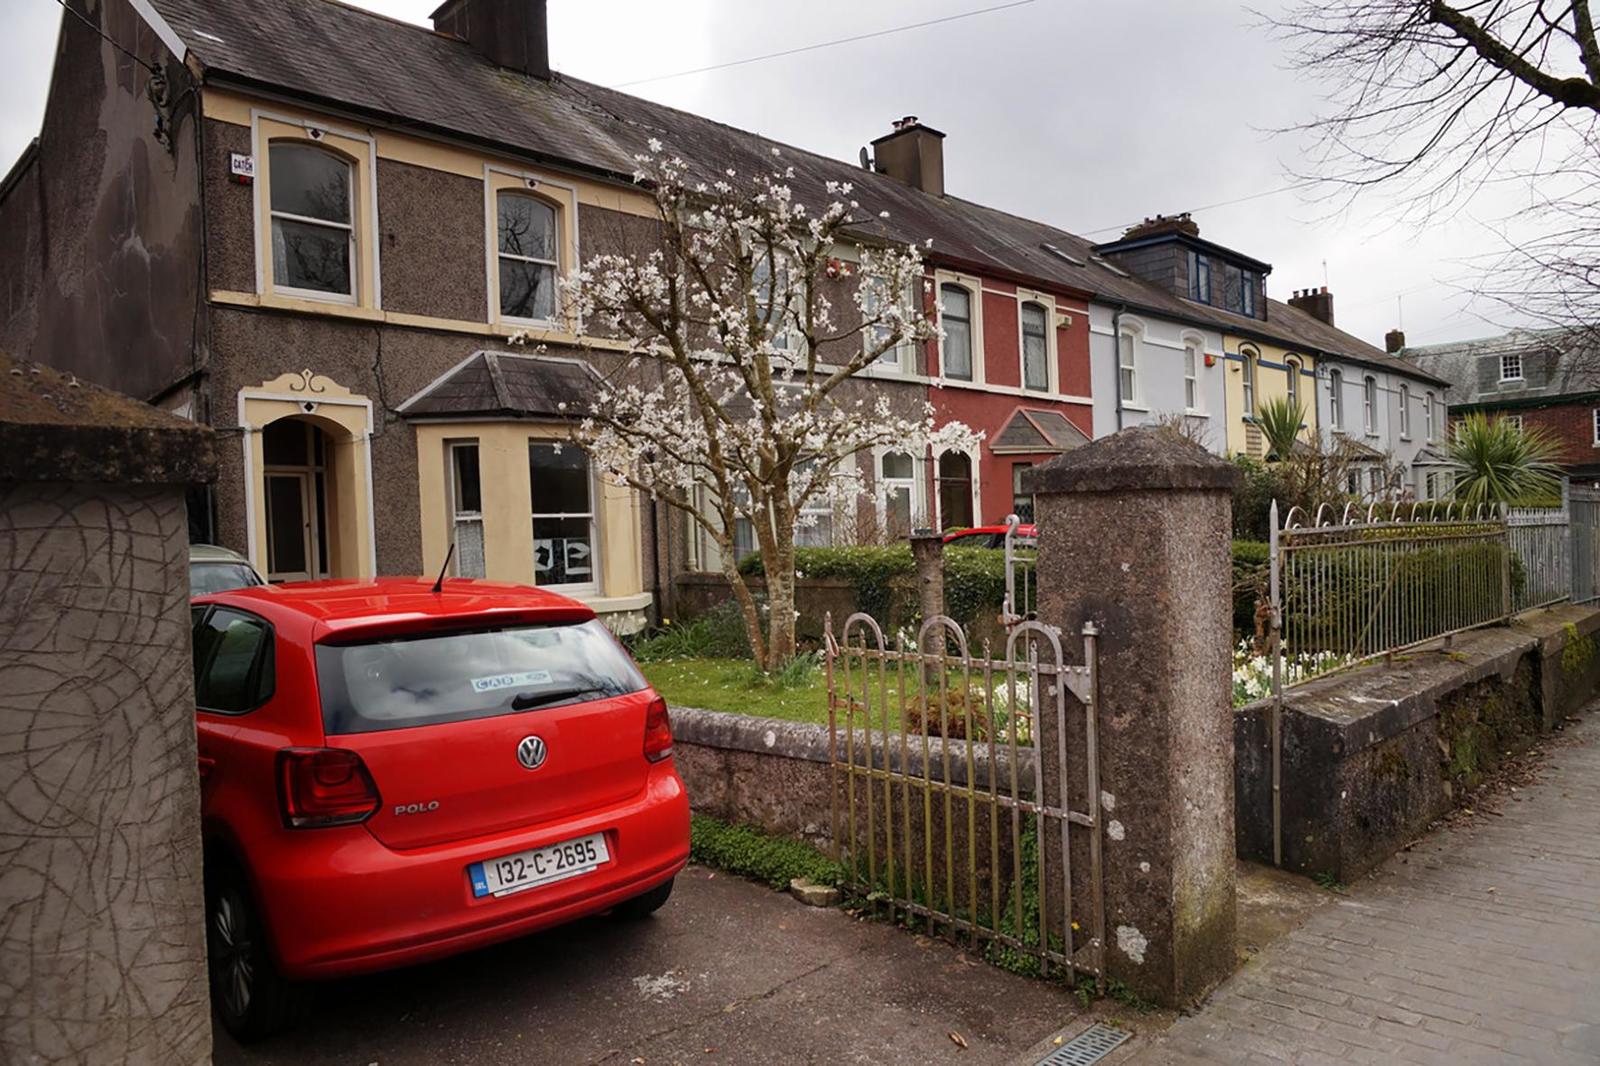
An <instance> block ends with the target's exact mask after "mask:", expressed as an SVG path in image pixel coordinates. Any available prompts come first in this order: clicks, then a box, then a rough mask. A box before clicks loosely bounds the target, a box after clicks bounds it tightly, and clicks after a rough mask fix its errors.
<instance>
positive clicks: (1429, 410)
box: [1422, 389, 1438, 443]
mask: <svg viewBox="0 0 1600 1066" xmlns="http://www.w3.org/2000/svg"><path fill="white" fill-rule="evenodd" d="M1422 428H1423V429H1424V430H1425V431H1426V432H1427V434H1428V436H1427V440H1428V441H1429V442H1430V443H1431V442H1433V441H1434V440H1435V439H1437V438H1436V437H1435V434H1436V433H1437V432H1438V430H1437V429H1436V428H1435V426H1434V424H1433V390H1431V389H1430V390H1428V391H1426V392H1424V393H1423V394H1422Z"/></svg>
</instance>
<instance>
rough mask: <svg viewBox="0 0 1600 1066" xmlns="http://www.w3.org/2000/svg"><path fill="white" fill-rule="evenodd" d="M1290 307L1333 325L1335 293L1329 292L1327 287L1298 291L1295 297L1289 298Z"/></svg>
mask: <svg viewBox="0 0 1600 1066" xmlns="http://www.w3.org/2000/svg"><path fill="white" fill-rule="evenodd" d="M1289 306H1290V307H1296V308H1299V309H1300V310H1302V311H1304V312H1305V313H1306V314H1308V315H1312V316H1313V317H1316V318H1320V319H1322V321H1324V322H1326V323H1327V324H1328V325H1330V326H1331V325H1333V293H1331V292H1329V291H1328V287H1327V286H1326V285H1324V286H1322V288H1320V289H1296V290H1295V293H1294V295H1293V296H1291V297H1289Z"/></svg>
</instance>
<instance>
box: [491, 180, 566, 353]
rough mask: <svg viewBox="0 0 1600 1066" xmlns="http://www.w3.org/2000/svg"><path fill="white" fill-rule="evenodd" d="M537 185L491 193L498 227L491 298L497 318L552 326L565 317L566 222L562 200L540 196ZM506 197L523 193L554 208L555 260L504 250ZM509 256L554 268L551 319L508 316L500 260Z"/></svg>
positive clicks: (494, 219)
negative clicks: (503, 301) (503, 207)
mask: <svg viewBox="0 0 1600 1066" xmlns="http://www.w3.org/2000/svg"><path fill="white" fill-rule="evenodd" d="M536 187H537V185H536V184H535V185H534V186H530V187H529V188H525V189H516V188H506V187H501V188H498V189H495V190H494V191H493V193H492V194H491V195H492V198H493V206H494V212H493V216H494V217H493V218H492V220H491V222H492V224H493V226H494V238H493V241H494V275H493V281H494V294H493V296H492V297H491V299H492V300H493V301H494V306H495V320H496V321H498V322H510V323H514V324H517V325H529V326H550V325H553V324H554V323H556V322H559V321H560V320H561V247H562V239H563V238H562V224H563V219H562V215H563V211H562V205H561V204H560V203H558V202H557V201H555V200H552V199H551V198H550V197H548V196H540V195H539V194H538V192H536V191H535V189H536ZM502 196H522V197H526V198H527V199H529V200H533V201H534V202H535V203H540V204H543V205H544V206H545V207H548V208H549V209H550V215H551V225H552V226H554V227H555V250H556V257H555V258H554V259H539V258H536V257H534V256H531V255H517V254H516V253H515V252H506V251H502V250H501V248H500V198H501V197H502ZM505 259H515V260H517V261H519V262H523V263H535V264H538V265H540V266H548V267H549V268H550V270H551V273H552V274H553V275H554V279H555V281H554V291H552V292H551V294H550V317H549V318H523V317H521V316H519V315H508V314H506V313H505V308H504V306H503V305H502V304H501V303H500V263H501V261H502V260H505Z"/></svg>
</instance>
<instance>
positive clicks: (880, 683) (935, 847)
mask: <svg viewBox="0 0 1600 1066" xmlns="http://www.w3.org/2000/svg"><path fill="white" fill-rule="evenodd" d="M823 632H824V648H825V653H826V654H825V659H824V662H825V666H826V670H827V684H828V723H829V741H828V758H829V763H830V765H831V767H832V770H833V782H834V787H833V788H832V790H831V809H832V817H831V821H832V839H833V849H834V857H835V859H836V860H838V861H839V862H840V864H841V866H842V868H843V871H844V883H845V885H846V886H847V887H850V888H852V889H854V890H856V891H858V892H860V893H861V894H862V895H863V896H865V897H866V899H867V900H868V904H869V905H870V906H872V907H873V908H875V909H876V908H887V910H888V912H889V918H890V919H891V920H896V919H899V920H903V921H905V922H906V923H908V924H912V923H917V924H924V925H925V928H926V930H927V932H928V933H929V934H931V935H938V934H944V935H947V936H949V937H951V938H959V939H970V942H971V944H972V946H973V948H974V949H977V948H980V947H982V948H984V949H985V950H988V951H1001V952H1011V953H1015V954H1018V955H1021V956H1024V957H1026V958H1031V959H1033V960H1035V961H1036V963H1037V965H1038V967H1039V969H1040V971H1041V973H1049V972H1050V971H1052V970H1054V969H1057V968H1062V969H1065V970H1066V972H1067V974H1068V975H1069V976H1076V975H1078V974H1083V975H1086V976H1090V977H1093V978H1095V979H1096V980H1097V981H1103V979H1104V972H1105V912H1104V903H1103V895H1102V881H1101V834H1102V832H1103V831H1104V830H1103V828H1102V825H1101V813H1100V786H1099V755H1098V741H1097V739H1096V732H1097V726H1098V723H1097V719H1096V710H1095V663H1096V634H1097V630H1096V629H1095V628H1094V627H1093V626H1085V627H1084V630H1083V655H1084V665H1083V666H1073V665H1069V664H1068V663H1067V662H1066V661H1065V657H1064V655H1063V648H1062V642H1061V638H1060V636H1059V635H1058V634H1057V631H1056V630H1055V629H1054V628H1053V627H1049V626H1045V625H1042V624H1041V623H1039V622H1036V621H1019V622H1017V623H1015V624H1014V625H1012V626H1011V627H1010V633H1009V635H1008V637H1007V640H1006V646H1005V651H1004V654H1003V655H1002V656H1001V657H999V658H991V656H990V651H989V648H988V646H987V644H986V645H985V646H984V647H983V649H982V654H981V655H977V656H974V655H973V654H972V653H971V652H970V651H969V649H968V646H967V638H966V634H965V633H964V632H963V630H962V629H961V627H960V626H959V625H958V624H957V623H955V622H954V621H952V620H951V619H949V618H948V617H945V616H943V615H936V616H934V617H932V618H929V619H927V620H926V621H924V622H923V623H922V626H921V628H920V629H919V630H918V631H917V634H916V638H915V643H913V642H912V641H911V640H910V639H908V637H907V636H906V635H901V636H900V637H899V639H898V640H897V642H896V644H895V645H894V646H893V647H891V646H889V645H888V644H887V643H886V641H885V639H884V633H883V630H882V629H881V628H880V627H879V626H878V624H877V622H876V621H874V620H873V618H872V616H871V615H868V614H863V613H857V614H853V615H851V616H850V617H849V618H848V619H846V620H845V622H844V625H843V627H842V628H841V629H840V630H839V631H838V633H837V635H836V634H835V631H834V626H833V619H832V617H831V616H829V617H828V618H826V619H825V621H824V629H823Z"/></svg>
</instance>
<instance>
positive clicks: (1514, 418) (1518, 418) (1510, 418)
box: [1500, 415, 1522, 433]
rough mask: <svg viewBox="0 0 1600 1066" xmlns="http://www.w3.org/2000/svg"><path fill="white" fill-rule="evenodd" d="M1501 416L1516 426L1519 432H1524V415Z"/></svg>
mask: <svg viewBox="0 0 1600 1066" xmlns="http://www.w3.org/2000/svg"><path fill="white" fill-rule="evenodd" d="M1500 417H1501V418H1503V419H1505V420H1506V421H1507V422H1508V423H1510V424H1511V425H1513V426H1515V427H1516V428H1517V432H1518V433H1521V432H1522V416H1521V415H1501V416H1500Z"/></svg>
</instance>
